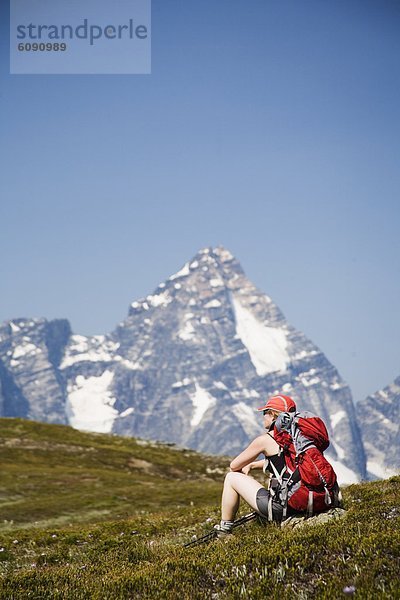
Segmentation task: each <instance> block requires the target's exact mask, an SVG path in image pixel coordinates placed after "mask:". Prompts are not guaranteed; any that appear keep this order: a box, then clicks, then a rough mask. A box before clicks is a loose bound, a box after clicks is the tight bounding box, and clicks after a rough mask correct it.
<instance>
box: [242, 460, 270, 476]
mask: <svg viewBox="0 0 400 600" xmlns="http://www.w3.org/2000/svg"><path fill="white" fill-rule="evenodd" d="M264 462H265V461H264V459H263V460H256V461H255V462H251V463H250V464H248V465H245V466H244V467H242V473H244V474H245V475H248V474H249V473H250V471H252V470H253V469H262V468H263V466H264Z"/></svg>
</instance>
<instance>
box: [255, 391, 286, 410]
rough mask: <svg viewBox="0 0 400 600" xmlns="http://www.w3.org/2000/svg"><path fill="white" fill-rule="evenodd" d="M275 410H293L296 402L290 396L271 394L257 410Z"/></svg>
mask: <svg viewBox="0 0 400 600" xmlns="http://www.w3.org/2000/svg"><path fill="white" fill-rule="evenodd" d="M268 409H271V410H277V411H279V412H293V411H295V410H296V403H295V401H294V400H292V398H291V397H290V396H283V395H279V396H272V397H271V398H269V399H268V400H267V403H266V404H265V406H260V408H257V410H268Z"/></svg>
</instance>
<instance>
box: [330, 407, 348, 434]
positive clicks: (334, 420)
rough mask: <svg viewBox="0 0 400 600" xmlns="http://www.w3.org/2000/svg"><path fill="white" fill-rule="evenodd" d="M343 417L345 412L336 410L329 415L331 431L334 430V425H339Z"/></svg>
mask: <svg viewBox="0 0 400 600" xmlns="http://www.w3.org/2000/svg"><path fill="white" fill-rule="evenodd" d="M345 416H346V411H344V410H338V411H337V412H335V413H333V414H332V415H330V420H331V427H332V429H335V427H336V425H338V424H339V423H340V421H341V420H342V419H344V417H345Z"/></svg>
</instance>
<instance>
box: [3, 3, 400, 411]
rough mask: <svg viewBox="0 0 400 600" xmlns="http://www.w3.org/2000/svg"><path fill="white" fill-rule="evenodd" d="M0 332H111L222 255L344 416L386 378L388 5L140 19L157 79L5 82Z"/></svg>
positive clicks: (399, 66)
mask: <svg viewBox="0 0 400 600" xmlns="http://www.w3.org/2000/svg"><path fill="white" fill-rule="evenodd" d="M7 4H8V3H7V2H5V1H4V0H2V2H1V41H0V44H1V46H0V48H1V63H0V69H1V81H0V120H1V124H0V133H1V137H0V144H1V150H0V151H1V157H0V158H1V171H2V174H1V181H0V228H1V235H0V256H1V261H0V288H1V290H0V321H3V320H6V319H10V318H13V317H20V316H45V317H47V318H49V319H51V318H55V317H66V318H68V319H69V320H70V322H71V324H72V327H73V330H74V332H76V333H81V334H94V333H105V332H108V331H110V330H112V329H113V328H114V326H115V324H116V323H117V322H119V321H120V320H121V319H123V318H124V317H125V315H126V313H127V310H128V305H129V303H130V302H131V301H133V300H134V299H136V298H138V297H141V296H143V295H146V294H148V293H150V292H151V291H152V290H153V289H154V288H155V287H156V286H157V285H158V283H159V282H161V281H163V280H164V279H165V278H166V277H168V276H169V275H170V274H172V273H174V272H175V271H177V270H178V269H179V268H180V267H181V266H182V264H183V263H184V262H186V260H188V259H190V258H191V257H192V256H193V255H194V254H195V253H196V252H197V251H198V250H199V249H200V248H202V247H204V246H208V245H217V244H223V245H224V246H226V247H227V248H228V249H229V250H230V251H231V252H233V253H234V254H235V255H236V256H237V258H238V259H239V260H240V261H241V263H242V265H243V267H244V269H245V271H246V273H247V275H248V276H249V278H250V279H252V280H253V281H254V283H255V284H256V285H257V286H258V287H259V288H260V289H261V290H263V291H265V292H266V293H268V294H269V295H270V296H271V297H272V298H273V300H274V301H275V302H276V303H277V304H278V305H279V306H280V308H281V309H282V310H283V312H284V314H285V316H286V317H287V319H288V320H289V322H290V323H292V324H293V325H294V326H295V327H297V328H299V329H301V330H302V331H304V332H305V333H306V335H307V336H309V337H310V338H311V339H312V340H313V341H314V342H315V343H316V344H318V345H319V346H320V348H321V349H322V350H323V351H324V352H325V354H326V355H327V357H328V358H329V359H330V360H331V361H332V362H333V364H334V365H335V366H336V367H337V368H338V369H339V371H340V373H341V374H342V376H343V377H344V378H345V380H346V381H347V382H348V383H349V384H350V386H351V388H352V390H353V394H354V398H355V400H359V399H361V398H363V397H365V396H366V395H367V394H368V393H372V392H374V391H375V390H376V389H378V388H380V387H383V386H385V385H386V384H388V383H390V382H391V381H392V380H393V379H394V378H395V377H396V376H398V375H399V374H400V361H399V342H400V318H399V317H400V314H399V312H400V310H399V307H400V280H399V274H400V268H399V267H400V247H399V246H400V241H399V238H400V236H399V216H400V199H399V188H400V186H399V183H400V172H399V159H400V119H399V116H400V109H399V107H400V85H399V83H400V3H399V2H397V1H395V0H392V1H389V0H374V1H370V0H334V1H333V0H332V1H330V2H328V1H321V0H315V1H314V0H303V1H301V2H299V0H286V1H285V0H283V1H279V2H278V1H277V0H248V1H247V2H243V0H201V1H200V0H196V1H194V0H185V1H184V2H183V1H182V0H180V1H178V0H168V2H166V1H165V0H153V3H152V74H151V75H136V76H135V75H131V76H129V75H125V76H119V75H108V76H100V75H96V76H86V75H79V76H73V75H68V76H62V75H61V76H56V75H51V76H42V75H41V76H35V75H30V76H27V75H25V76H24V75H9V62H8V61H9V50H8V18H9V15H8V7H7Z"/></svg>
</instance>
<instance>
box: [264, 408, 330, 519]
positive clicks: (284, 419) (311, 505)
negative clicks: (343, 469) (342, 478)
mask: <svg viewBox="0 0 400 600" xmlns="http://www.w3.org/2000/svg"><path fill="white" fill-rule="evenodd" d="M274 439H275V441H276V442H277V444H278V445H279V446H280V447H281V448H282V451H283V454H284V457H285V471H286V479H282V474H280V476H281V491H280V497H281V500H283V502H282V503H283V504H284V518H285V516H286V508H287V505H289V506H290V507H291V508H292V509H294V510H295V511H296V512H303V511H307V514H308V515H309V516H311V515H312V514H313V512H322V511H324V510H327V509H328V508H332V507H333V506H338V505H339V503H340V498H339V493H340V492H339V487H338V485H337V478H336V473H335V471H334V470H333V467H332V465H331V464H330V463H329V462H328V461H327V460H326V458H325V457H324V455H323V452H324V450H326V449H327V448H328V446H329V435H328V431H327V429H326V427H325V423H324V422H323V420H322V419H320V418H319V417H316V416H315V415H313V414H311V413H309V412H298V413H288V412H286V413H280V414H279V416H278V417H277V419H276V421H275V426H274ZM288 475H289V476H288Z"/></svg>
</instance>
